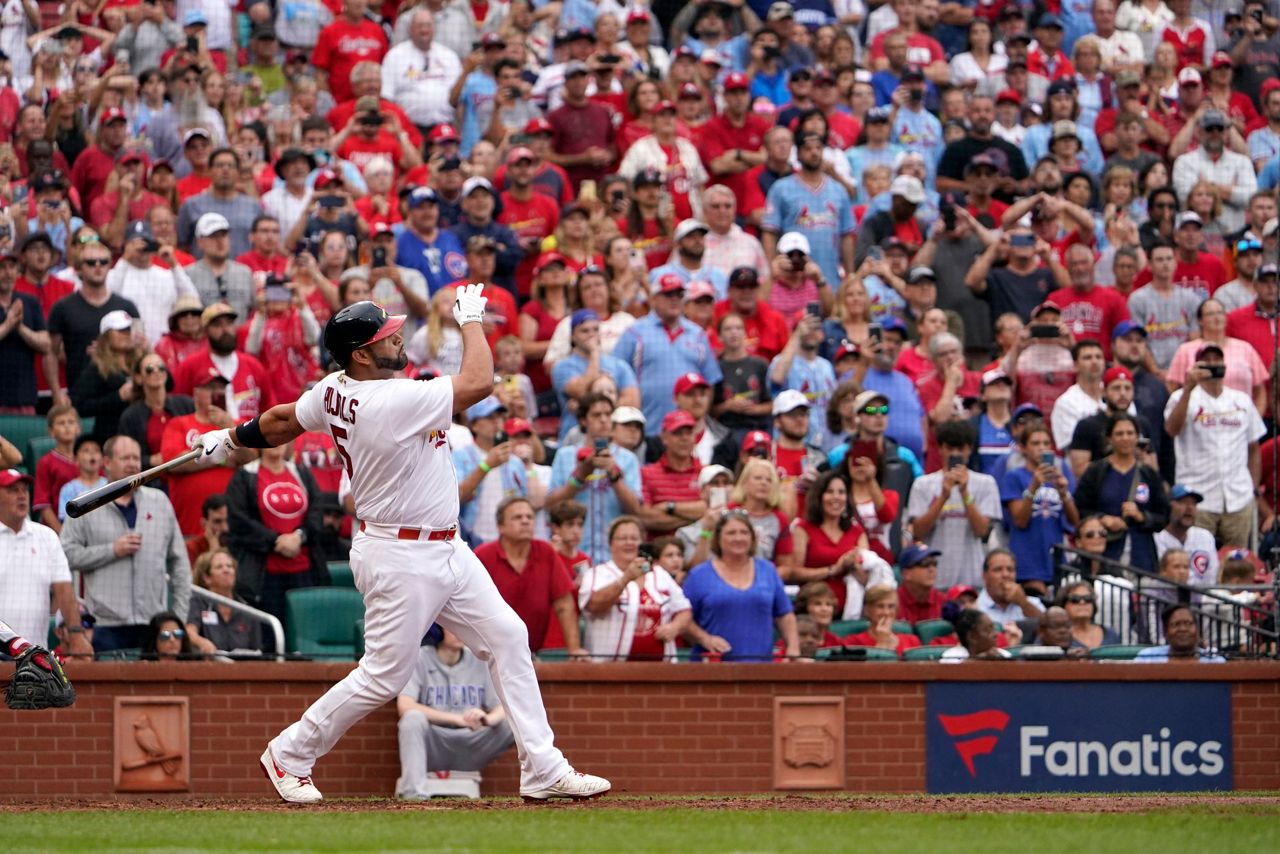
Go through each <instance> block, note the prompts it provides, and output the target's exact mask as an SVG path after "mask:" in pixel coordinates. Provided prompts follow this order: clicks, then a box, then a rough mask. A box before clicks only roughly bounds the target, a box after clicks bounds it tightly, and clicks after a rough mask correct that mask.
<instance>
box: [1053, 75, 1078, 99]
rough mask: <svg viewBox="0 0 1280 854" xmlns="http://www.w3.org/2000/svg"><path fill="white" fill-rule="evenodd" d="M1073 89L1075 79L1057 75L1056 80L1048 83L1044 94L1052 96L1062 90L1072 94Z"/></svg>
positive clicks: (1074, 89) (1061, 92)
mask: <svg viewBox="0 0 1280 854" xmlns="http://www.w3.org/2000/svg"><path fill="white" fill-rule="evenodd" d="M1075 91H1076V81H1075V80H1072V79H1071V78H1070V77H1059V78H1058V79H1057V80H1055V81H1053V82H1052V83H1050V84H1049V89H1048V91H1047V92H1046V95H1047V96H1049V97H1052V96H1054V95H1061V94H1063V93H1064V92H1066V93H1070V94H1072V95H1074V94H1075Z"/></svg>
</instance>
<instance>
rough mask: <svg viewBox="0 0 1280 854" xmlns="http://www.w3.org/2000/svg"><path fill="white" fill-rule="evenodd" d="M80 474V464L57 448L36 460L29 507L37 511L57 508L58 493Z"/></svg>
mask: <svg viewBox="0 0 1280 854" xmlns="http://www.w3.org/2000/svg"><path fill="white" fill-rule="evenodd" d="M79 476H80V466H78V465H76V461H75V460H74V459H72V458H71V457H64V456H63V455H62V454H60V453H59V452H58V451H57V449H54V450H52V451H50V452H49V453H47V454H45V455H44V456H43V457H41V458H40V459H39V460H37V461H36V477H35V480H36V482H35V495H34V496H33V497H32V501H31V509H32V510H33V511H35V512H37V513H38V512H39V511H40V510H43V509H44V508H46V507H52V508H53V509H54V510H57V509H58V493H59V492H61V491H62V487H64V486H66V485H67V483H69V482H71V481H73V480H75V479H76V478H77V477H79Z"/></svg>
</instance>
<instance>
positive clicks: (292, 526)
mask: <svg viewBox="0 0 1280 854" xmlns="http://www.w3.org/2000/svg"><path fill="white" fill-rule="evenodd" d="M308 507H309V503H308V501H307V491H306V490H305V489H303V488H302V484H301V483H299V482H298V481H297V479H296V478H295V477H294V476H293V473H292V472H290V471H289V469H288V468H285V469H283V470H282V471H280V472H279V473H275V472H270V471H267V468H266V466H259V467H258V518H259V520H260V521H261V522H262V524H263V525H264V526H266V527H267V528H269V529H270V530H272V531H275V532H276V533H277V534H292V533H293V532H294V531H296V530H298V529H299V528H301V527H302V525H303V523H304V522H305V521H306V519H307V509H308ZM310 568H311V551H310V549H309V548H308V547H307V546H305V545H304V546H303V547H302V549H301V551H299V552H298V553H297V554H296V555H294V556H293V557H285V556H284V555H282V554H278V553H276V552H274V551H273V552H271V553H270V554H268V555H267V572H268V573H270V574H272V575H294V574H297V573H299V572H306V571H307V570H308V569H310Z"/></svg>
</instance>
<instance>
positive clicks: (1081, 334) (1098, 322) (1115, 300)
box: [1049, 286, 1129, 361]
mask: <svg viewBox="0 0 1280 854" xmlns="http://www.w3.org/2000/svg"><path fill="white" fill-rule="evenodd" d="M1049 301H1051V302H1054V303H1057V305H1058V307H1059V308H1061V309H1062V322H1063V323H1065V324H1066V325H1067V328H1068V329H1070V330H1071V334H1072V335H1074V336H1075V339H1076V340H1077V341H1097V342H1098V343H1099V344H1101V345H1102V355H1103V356H1104V357H1105V358H1106V359H1107V361H1111V330H1112V329H1114V328H1115V327H1116V324H1118V323H1119V322H1120V321H1122V320H1128V319H1129V303H1128V301H1127V300H1125V298H1124V297H1122V296H1121V295H1120V292H1119V291H1117V290H1116V289H1115V288H1104V287H1096V286H1095V287H1094V288H1093V289H1092V290H1090V291H1088V292H1087V293H1081V292H1080V291H1077V290H1076V289H1075V288H1059V289H1058V290H1056V291H1054V292H1053V293H1051V294H1049Z"/></svg>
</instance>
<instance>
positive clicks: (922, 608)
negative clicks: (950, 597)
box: [898, 585, 947, 623]
mask: <svg viewBox="0 0 1280 854" xmlns="http://www.w3.org/2000/svg"><path fill="white" fill-rule="evenodd" d="M946 601H947V598H946V597H945V596H943V595H942V594H941V593H939V592H938V591H937V590H930V591H929V597H928V598H927V599H926V600H925V601H923V602H918V601H916V598H915V597H914V596H912V595H911V593H910V592H909V591H908V590H907V588H906V586H905V585H899V586H898V619H899V620H906V621H907V622H908V623H918V622H920V621H921V620H938V619H941V618H942V606H943V605H944V604H945V603H946Z"/></svg>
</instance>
